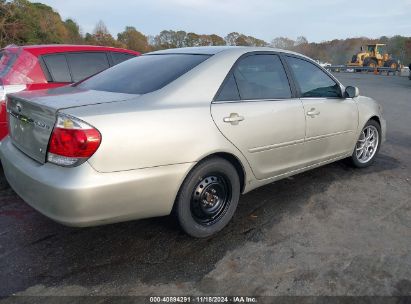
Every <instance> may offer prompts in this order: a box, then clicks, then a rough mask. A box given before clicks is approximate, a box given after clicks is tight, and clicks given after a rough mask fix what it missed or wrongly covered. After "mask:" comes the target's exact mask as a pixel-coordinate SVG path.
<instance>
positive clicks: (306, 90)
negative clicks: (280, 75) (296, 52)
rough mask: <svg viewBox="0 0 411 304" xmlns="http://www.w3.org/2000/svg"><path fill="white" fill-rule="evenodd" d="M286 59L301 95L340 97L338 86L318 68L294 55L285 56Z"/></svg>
mask: <svg viewBox="0 0 411 304" xmlns="http://www.w3.org/2000/svg"><path fill="white" fill-rule="evenodd" d="M287 60H288V63H289V65H290V66H291V69H292V71H293V73H294V76H295V78H296V80H297V83H298V85H299V88H300V91H301V96H302V97H341V89H340V86H339V85H338V84H337V83H336V82H335V81H334V80H333V79H332V78H331V77H330V76H328V75H327V74H326V73H325V72H324V71H322V70H321V69H320V68H318V67H317V66H315V65H314V64H312V63H310V62H308V61H306V60H303V59H298V58H295V57H290V56H287Z"/></svg>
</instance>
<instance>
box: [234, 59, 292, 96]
mask: <svg viewBox="0 0 411 304" xmlns="http://www.w3.org/2000/svg"><path fill="white" fill-rule="evenodd" d="M234 76H235V80H236V81H237V86H238V90H239V92H240V96H241V99H277V98H290V97H291V89H290V85H289V83H288V79H287V75H286V73H285V71H284V67H283V65H282V63H281V61H280V58H279V57H278V56H277V55H252V56H248V57H245V58H244V59H242V60H241V61H240V62H239V63H238V65H237V66H236V68H235V69H234Z"/></svg>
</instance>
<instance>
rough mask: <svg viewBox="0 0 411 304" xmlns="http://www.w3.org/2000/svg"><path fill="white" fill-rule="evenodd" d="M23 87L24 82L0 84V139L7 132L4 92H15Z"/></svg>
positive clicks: (24, 87) (24, 86)
mask: <svg viewBox="0 0 411 304" xmlns="http://www.w3.org/2000/svg"><path fill="white" fill-rule="evenodd" d="M0 84H1V79H0ZM25 89H26V85H24V84H21V85H20V84H16V85H4V86H2V85H0V140H3V138H4V137H6V136H7V134H8V133H9V130H8V126H7V109H6V94H9V93H17V92H20V91H23V90H25Z"/></svg>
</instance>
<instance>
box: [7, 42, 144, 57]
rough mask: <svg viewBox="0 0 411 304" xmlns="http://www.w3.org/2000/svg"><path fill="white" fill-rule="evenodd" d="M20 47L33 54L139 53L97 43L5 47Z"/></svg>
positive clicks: (11, 47) (13, 46) (10, 47)
mask: <svg viewBox="0 0 411 304" xmlns="http://www.w3.org/2000/svg"><path fill="white" fill-rule="evenodd" d="M13 48H22V49H23V50H25V51H28V52H30V53H32V54H33V55H37V56H38V55H44V54H51V53H63V52H84V51H100V52H108V51H110V52H122V53H129V54H133V55H136V56H138V55H140V53H139V52H136V51H132V50H127V49H123V48H115V47H108V46H99V45H74V44H43V45H24V46H16V45H12V46H8V47H6V48H5V49H13Z"/></svg>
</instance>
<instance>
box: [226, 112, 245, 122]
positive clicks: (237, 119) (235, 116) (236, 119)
mask: <svg viewBox="0 0 411 304" xmlns="http://www.w3.org/2000/svg"><path fill="white" fill-rule="evenodd" d="M243 120H244V116H240V115H238V114H237V113H231V114H230V116H229V117H224V118H223V121H224V122H228V123H230V124H232V125H238V123H239V122H240V121H243Z"/></svg>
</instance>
